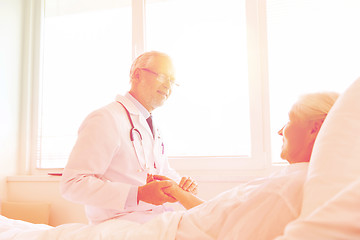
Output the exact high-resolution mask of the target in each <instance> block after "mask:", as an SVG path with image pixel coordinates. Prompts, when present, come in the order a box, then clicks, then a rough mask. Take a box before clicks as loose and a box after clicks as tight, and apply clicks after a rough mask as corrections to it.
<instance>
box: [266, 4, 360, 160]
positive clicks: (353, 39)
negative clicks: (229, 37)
mask: <svg viewBox="0 0 360 240" xmlns="http://www.w3.org/2000/svg"><path fill="white" fill-rule="evenodd" d="M359 12H360V2H359V1H358V0H342V1H328V0H316V1H314V0H268V1H267V24H268V52H269V83H270V100H271V101H270V103H271V105H270V110H271V133H272V139H271V140H272V141H271V143H272V150H273V151H272V152H273V155H272V158H273V161H279V158H280V157H279V156H280V149H281V144H282V141H281V138H280V137H279V136H278V135H277V131H278V130H279V129H280V128H281V127H282V126H283V125H284V124H285V123H286V122H287V118H288V116H287V113H288V111H289V110H290V108H291V106H292V104H293V103H294V102H295V101H296V98H297V97H298V96H299V95H300V94H304V93H308V92H316V91H337V92H340V93H341V92H342V91H344V90H345V88H346V87H348V86H349V85H350V84H351V82H353V81H354V80H355V79H356V78H358V77H359V76H360V69H359V66H360V58H359V56H360V48H359V42H360V31H358V28H359V26H358V23H359V22H360V15H359Z"/></svg>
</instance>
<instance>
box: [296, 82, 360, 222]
mask: <svg viewBox="0 0 360 240" xmlns="http://www.w3.org/2000/svg"><path fill="white" fill-rule="evenodd" d="M359 176H360V78H359V79H357V80H356V81H355V82H354V83H353V84H352V85H351V86H350V87H349V88H348V89H347V90H346V91H345V92H344V93H343V94H341V95H340V97H339V98H338V100H337V101H336V103H335V104H334V106H333V107H332V109H331V110H330V112H329V114H328V116H327V118H326V119H325V121H324V124H323V126H322V127H321V129H320V132H319V134H318V137H317V139H316V141H315V145H314V148H313V152H312V156H311V159H310V164H309V170H308V176H307V180H306V181H305V185H304V199H303V206H302V211H301V215H300V218H303V217H306V216H308V215H309V214H310V213H311V212H312V211H313V210H315V209H316V208H317V207H319V206H321V205H322V204H323V203H324V202H325V201H327V200H329V199H330V198H332V197H333V196H334V195H335V194H337V193H338V192H339V191H340V190H341V189H343V188H344V187H345V186H347V185H349V184H350V183H351V182H353V181H354V180H355V179H357V178H358V177H359Z"/></svg>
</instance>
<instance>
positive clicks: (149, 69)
mask: <svg viewBox="0 0 360 240" xmlns="http://www.w3.org/2000/svg"><path fill="white" fill-rule="evenodd" d="M137 73H138V83H137V87H136V88H137V92H138V95H139V98H140V99H138V100H139V101H140V102H141V104H143V106H144V107H145V108H146V109H147V110H148V111H149V112H151V111H153V110H154V109H156V108H157V107H159V106H161V105H163V104H164V102H165V101H166V99H168V97H169V96H170V94H171V91H172V87H173V85H174V84H175V78H174V67H173V65H172V62H171V59H169V58H168V57H165V56H155V57H153V59H152V61H151V62H150V63H149V64H147V66H146V67H143V68H138V69H137Z"/></svg>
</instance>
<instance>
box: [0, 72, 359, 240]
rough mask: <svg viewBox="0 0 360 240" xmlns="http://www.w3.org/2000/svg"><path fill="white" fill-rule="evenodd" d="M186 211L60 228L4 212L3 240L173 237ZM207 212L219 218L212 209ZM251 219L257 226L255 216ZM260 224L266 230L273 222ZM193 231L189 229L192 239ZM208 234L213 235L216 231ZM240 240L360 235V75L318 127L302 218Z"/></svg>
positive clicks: (0, 218)
mask: <svg viewBox="0 0 360 240" xmlns="http://www.w3.org/2000/svg"><path fill="white" fill-rule="evenodd" d="M183 214H184V212H183V211H176V212H168V213H165V214H162V215H160V216H159V217H157V218H155V219H153V220H152V221H150V222H148V223H145V224H138V223H134V222H129V221H124V220H116V219H114V220H109V221H106V222H104V223H101V224H98V225H86V224H80V223H71V224H64V225H60V226H57V227H51V226H49V225H46V224H33V223H29V222H27V221H20V220H13V219H10V218H7V217H4V216H0V239H1V240H25V239H26V240H32V239H39V240H44V239H66V240H75V239H77V240H82V239H84V240H85V239H86V240H91V239H99V240H100V239H102V240H110V239H117V240H120V239H132V240H136V239H141V240H143V239H156V240H161V239H164V240H170V239H175V236H176V233H177V231H178V226H179V223H180V222H181V221H182V217H183ZM208 217H209V218H212V217H213V218H214V217H215V218H216V216H212V215H211V212H209V216H208ZM269 217H271V218H272V219H273V221H271V222H270V223H269V224H274V226H275V225H276V224H277V221H276V218H277V216H276V215H275V216H269ZM248 221H253V222H254V224H255V225H256V219H248ZM227 224H231V223H227ZM234 226H236V224H234ZM222 227H224V226H222V224H220V223H219V228H222ZM231 227H232V226H227V228H231ZM256 227H257V228H258V232H261V231H262V228H263V227H269V226H261V225H257V226H256ZM211 231H214V229H212V230H211ZM244 235H245V234H244ZM191 236H192V232H189V233H188V239H191ZM204 236H207V237H206V239H213V238H212V237H211V234H206V233H204ZM258 236H259V235H258ZM197 239H198V238H197ZM204 239H205V238H204ZM221 239H233V238H231V237H226V236H225V237H223V238H221ZM236 239H251V240H256V239H259V240H260V239H261V240H266V239H276V240H300V239H301V240H305V239H306V240H308V239H326V240H335V239H344V240H345V239H346V240H352V239H354V240H355V239H360V78H359V79H357V80H356V81H355V82H354V83H353V84H352V85H351V86H350V87H349V88H348V89H347V90H346V91H345V92H344V93H343V94H342V95H341V96H340V97H339V99H338V101H337V102H336V103H335V105H334V106H333V108H332V109H331V111H330V112H329V114H328V117H327V118H326V120H325V122H324V124H323V126H322V128H321V130H320V132H319V135H318V137H317V139H316V142H315V145H314V149H313V153H312V157H311V161H310V164H309V168H308V173H307V176H306V180H305V184H304V185H303V199H302V208H301V213H300V215H299V217H297V218H296V219H294V220H293V221H289V223H287V224H286V225H285V226H284V228H283V229H282V230H281V232H279V233H278V235H277V236H273V235H271V236H270V235H268V236H267V235H266V233H264V234H263V235H262V237H261V238H242V233H241V232H238V233H237V238H236Z"/></svg>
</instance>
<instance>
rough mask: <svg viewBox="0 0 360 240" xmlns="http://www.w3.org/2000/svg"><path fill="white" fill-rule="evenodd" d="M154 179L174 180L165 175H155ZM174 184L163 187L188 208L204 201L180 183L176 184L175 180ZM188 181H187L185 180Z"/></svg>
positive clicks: (168, 193) (169, 194)
mask: <svg viewBox="0 0 360 240" xmlns="http://www.w3.org/2000/svg"><path fill="white" fill-rule="evenodd" d="M152 178H153V180H168V181H173V180H171V179H169V178H167V177H165V176H160V175H153V176H152ZM173 182H174V184H171V185H168V186H166V187H164V188H162V191H163V192H164V193H165V194H166V195H168V196H170V197H173V198H175V199H176V200H177V201H179V202H180V203H181V204H182V205H183V206H184V207H185V208H186V209H190V208H193V207H195V206H197V205H199V204H201V203H203V200H201V199H200V198H198V197H196V196H195V195H193V194H192V193H191V192H188V191H185V190H184V189H182V188H181V187H180V186H179V185H177V184H176V182H175V181H173ZM185 182H186V181H185Z"/></svg>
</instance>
